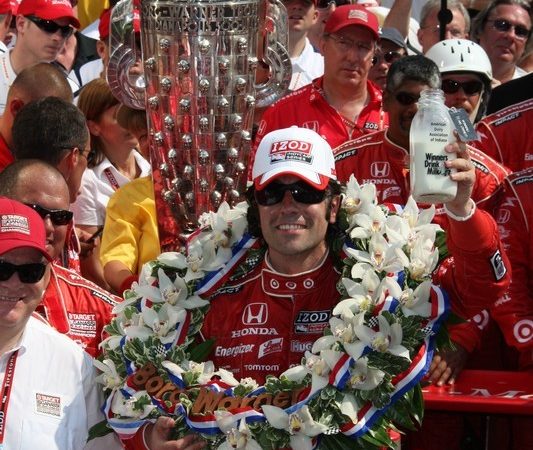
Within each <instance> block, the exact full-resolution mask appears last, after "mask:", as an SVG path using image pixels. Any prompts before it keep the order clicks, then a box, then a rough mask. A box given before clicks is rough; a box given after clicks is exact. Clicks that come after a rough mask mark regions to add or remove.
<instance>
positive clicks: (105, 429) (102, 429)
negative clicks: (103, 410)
mask: <svg viewBox="0 0 533 450" xmlns="http://www.w3.org/2000/svg"><path fill="white" fill-rule="evenodd" d="M109 433H113V429H112V428H111V427H110V426H108V425H107V421H106V420H105V419H104V420H102V421H101V422H98V423H96V424H94V425H93V426H92V427H91V428H90V430H89V436H88V437H87V442H89V441H91V440H93V439H96V438H99V437H102V436H105V435H106V434H109Z"/></svg>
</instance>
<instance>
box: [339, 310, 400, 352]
mask: <svg viewBox="0 0 533 450" xmlns="http://www.w3.org/2000/svg"><path fill="white" fill-rule="evenodd" d="M362 316H363V314H362V313H361V314H360V315H359V316H357V317H356V318H355V319H354V322H355V324H354V327H353V329H354V333H355V334H356V336H357V337H358V338H359V340H360V341H359V342H355V343H353V344H348V346H349V347H348V348H350V351H348V348H346V347H347V346H346V345H345V348H346V351H347V353H348V354H349V355H350V356H351V357H352V358H354V359H355V360H356V361H357V360H358V359H359V358H360V357H361V356H362V354H363V351H364V349H365V347H370V348H372V349H373V350H375V351H377V352H382V353H383V352H388V353H392V354H393V355H396V356H402V357H404V358H407V359H409V360H410V358H409V350H407V349H406V348H405V347H404V346H403V345H401V342H402V336H403V332H402V326H401V325H400V324H399V323H397V322H395V323H393V324H392V325H390V324H389V322H388V321H387V319H386V318H385V317H384V316H382V315H379V316H377V319H378V324H379V331H374V330H373V329H372V328H370V327H367V326H366V325H364V324H363V323H364V319H362Z"/></svg>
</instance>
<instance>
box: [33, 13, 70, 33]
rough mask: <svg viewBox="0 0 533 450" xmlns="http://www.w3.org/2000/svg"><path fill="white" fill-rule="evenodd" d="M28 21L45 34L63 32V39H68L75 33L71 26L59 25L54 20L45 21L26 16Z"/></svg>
mask: <svg viewBox="0 0 533 450" xmlns="http://www.w3.org/2000/svg"><path fill="white" fill-rule="evenodd" d="M25 17H26V19H28V20H30V21H31V22H33V23H34V24H35V25H37V27H39V28H40V29H41V30H43V31H44V32H45V33H49V34H54V33H56V32H57V30H60V31H61V37H62V38H68V37H69V36H71V35H72V33H74V28H72V27H71V26H70V25H59V24H57V23H55V22H54V21H53V20H45V19H41V18H40V17H35V16H25Z"/></svg>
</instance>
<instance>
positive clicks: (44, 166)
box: [0, 159, 70, 259]
mask: <svg viewBox="0 0 533 450" xmlns="http://www.w3.org/2000/svg"><path fill="white" fill-rule="evenodd" d="M0 196H4V197H8V198H12V199H14V200H17V201H19V202H21V203H27V204H31V205H38V207H40V208H41V210H40V211H41V212H40V214H42V215H41V217H43V220H44V225H45V230H46V250H47V251H48V253H49V254H50V256H52V258H53V259H56V258H58V257H59V256H60V255H61V253H62V252H63V248H64V246H65V241H66V237H67V233H68V229H69V226H70V224H68V223H56V222H54V220H53V216H51V215H49V214H46V213H44V214H43V213H42V208H46V209H47V210H50V211H49V212H50V214H51V213H52V211H54V210H69V208H70V201H69V197H70V195H69V188H68V186H67V182H66V181H65V179H64V178H63V175H61V173H60V172H59V171H58V170H57V169H56V168H55V167H53V166H51V165H50V164H48V163H47V162H45V161H41V160H36V159H25V160H20V161H15V162H14V163H13V164H10V165H9V166H7V167H6V169H5V170H4V171H3V172H1V173H0ZM37 211H38V212H39V210H37Z"/></svg>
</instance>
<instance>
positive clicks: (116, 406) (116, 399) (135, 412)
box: [111, 390, 156, 419]
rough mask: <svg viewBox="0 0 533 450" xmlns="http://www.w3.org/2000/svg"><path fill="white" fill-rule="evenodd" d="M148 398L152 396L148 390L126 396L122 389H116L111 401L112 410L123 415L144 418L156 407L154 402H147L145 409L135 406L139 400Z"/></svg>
mask: <svg viewBox="0 0 533 450" xmlns="http://www.w3.org/2000/svg"><path fill="white" fill-rule="evenodd" d="M146 398H148V399H149V398H150V396H149V395H148V393H147V392H146V391H137V392H135V393H134V394H133V395H132V396H131V397H130V398H126V397H125V396H124V395H123V394H122V392H121V391H120V390H116V391H114V395H113V400H112V401H111V411H113V413H114V414H118V415H120V416H122V417H129V418H135V419H144V418H145V417H146V416H148V414H150V412H152V411H153V410H154V409H155V408H156V406H155V405H153V404H152V403H148V404H145V405H144V407H143V409H138V408H135V406H136V403H137V401H138V400H140V399H143V400H144V399H146Z"/></svg>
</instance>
